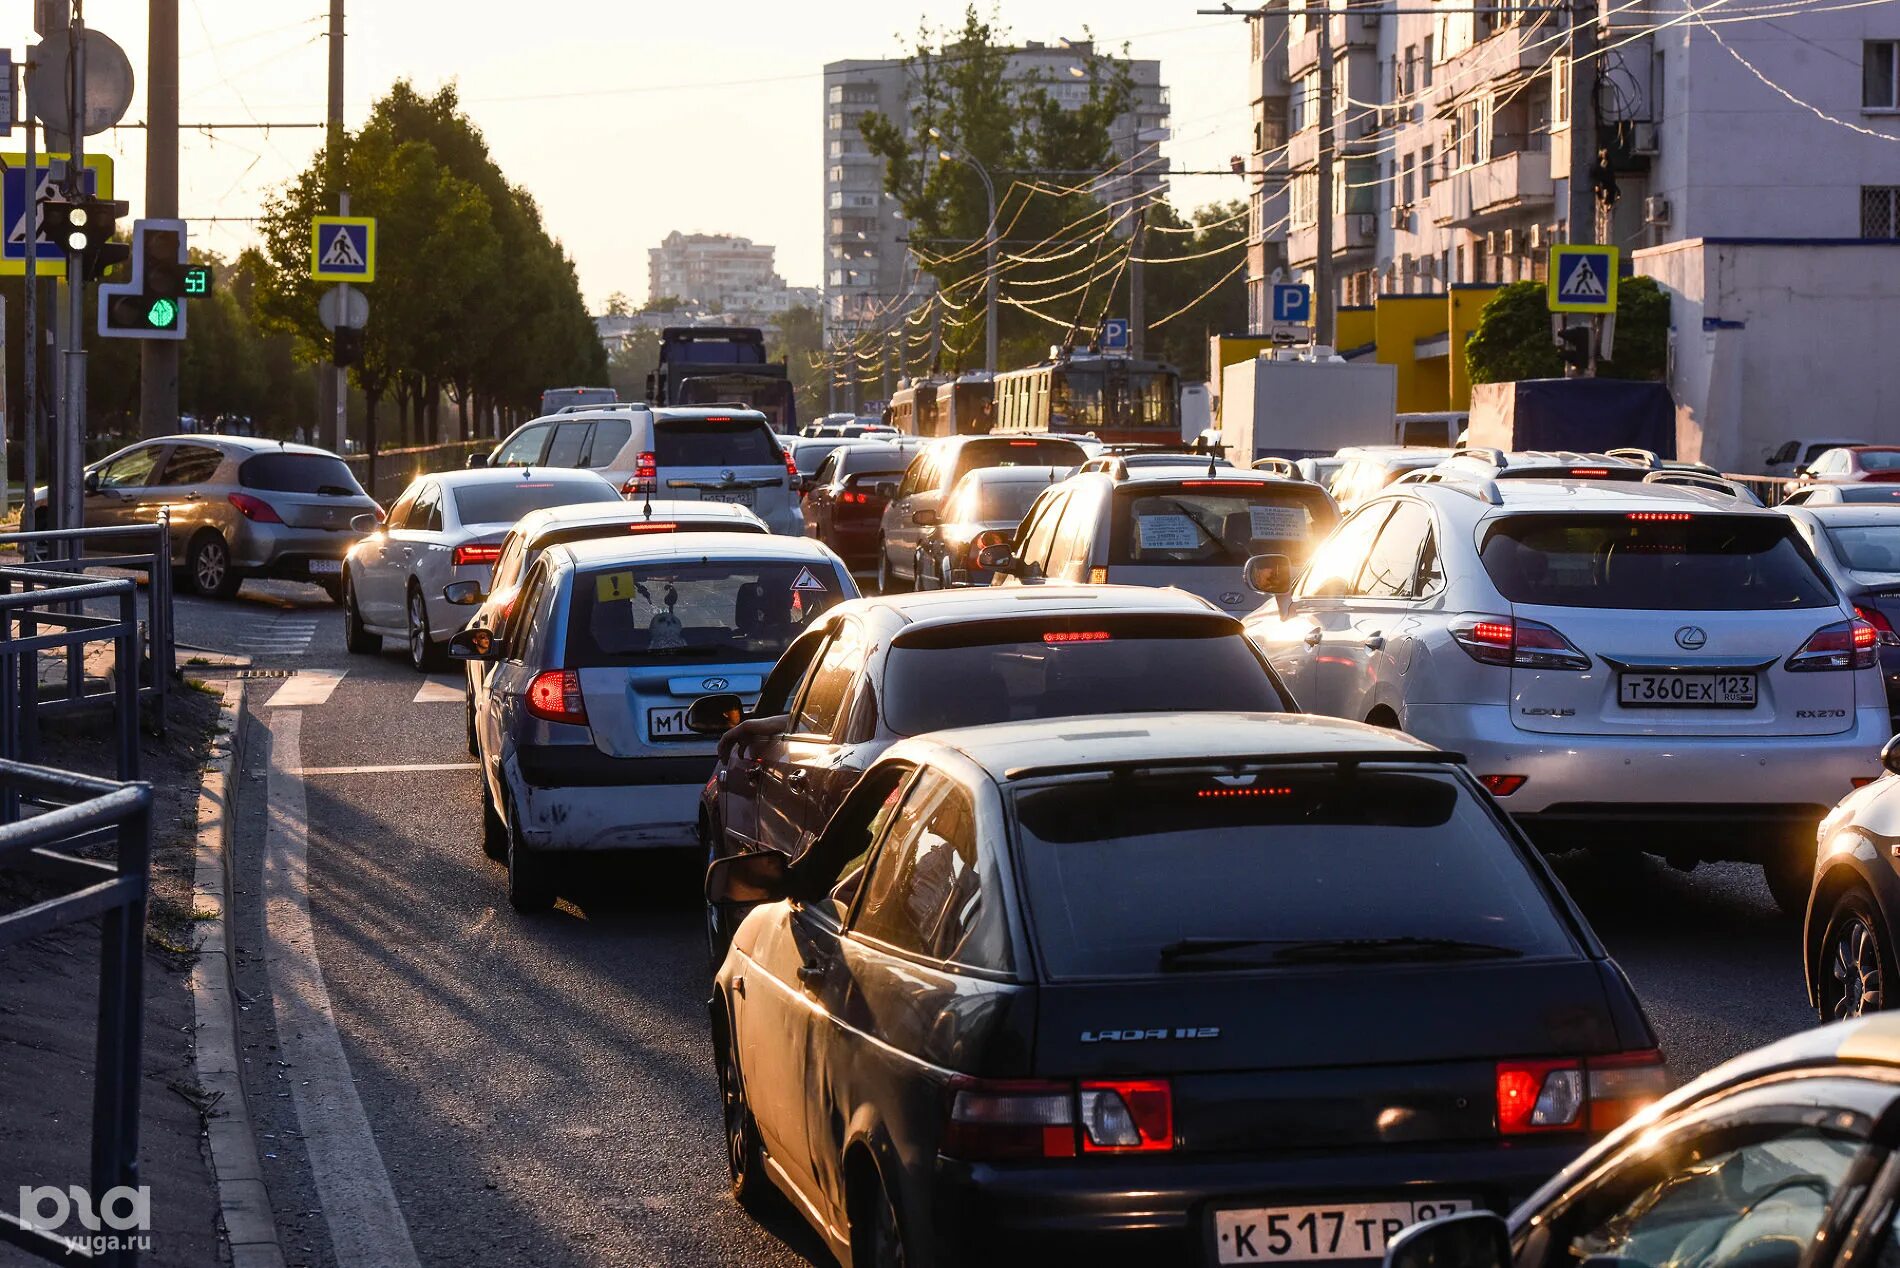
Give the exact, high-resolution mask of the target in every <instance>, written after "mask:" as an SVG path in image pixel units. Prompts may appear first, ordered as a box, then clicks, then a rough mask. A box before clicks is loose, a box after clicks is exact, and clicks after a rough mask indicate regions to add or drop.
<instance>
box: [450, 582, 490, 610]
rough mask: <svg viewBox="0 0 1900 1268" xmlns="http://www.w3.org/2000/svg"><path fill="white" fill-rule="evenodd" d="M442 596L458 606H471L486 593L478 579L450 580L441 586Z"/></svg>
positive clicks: (478, 601) (484, 597)
mask: <svg viewBox="0 0 1900 1268" xmlns="http://www.w3.org/2000/svg"><path fill="white" fill-rule="evenodd" d="M442 597H443V598H444V599H446V600H448V601H449V602H450V603H453V604H454V605H455V606H456V607H458V608H472V607H474V606H475V605H477V604H478V603H480V602H481V601H482V600H483V599H486V598H487V597H488V595H487V594H486V593H485V592H484V591H483V590H482V583H481V582H479V581H451V582H449V584H447V585H446V586H443V587H442Z"/></svg>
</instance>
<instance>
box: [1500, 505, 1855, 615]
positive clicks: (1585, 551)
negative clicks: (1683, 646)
mask: <svg viewBox="0 0 1900 1268" xmlns="http://www.w3.org/2000/svg"><path fill="white" fill-rule="evenodd" d="M1483 557H1484V568H1485V571H1486V572H1488V573H1489V574H1490V575H1491V580H1492V583H1493V584H1495V585H1496V586H1497V588H1498V591H1499V593H1501V594H1502V595H1503V596H1504V597H1505V598H1506V599H1509V600H1510V601H1511V602H1512V603H1527V604H1536V605H1540V606H1550V607H1569V608H1631V609H1643V610H1651V611H1702V612H1739V611H1771V610H1779V609H1783V608H1821V607H1831V606H1833V605H1834V604H1835V603H1836V602H1837V600H1836V598H1835V595H1834V590H1833V587H1832V586H1831V585H1829V584H1828V581H1827V579H1826V578H1825V577H1823V576H1822V575H1821V573H1820V571H1819V569H1818V568H1816V566H1815V565H1814V564H1813V563H1812V562H1811V561H1810V559H1809V558H1808V556H1807V555H1806V554H1805V553H1804V552H1803V551H1802V549H1801V547H1800V546H1799V545H1797V543H1796V541H1795V535H1794V525H1793V524H1792V523H1790V522H1789V521H1788V520H1785V519H1783V518H1781V517H1780V516H1778V515H1721V514H1714V515H1698V514H1691V513H1689V512H1686V511H1631V512H1622V513H1615V514H1596V515H1513V516H1509V517H1507V518H1505V519H1501V520H1499V521H1497V522H1496V524H1495V525H1494V526H1493V527H1492V529H1491V531H1490V532H1489V534H1487V535H1486V537H1485V541H1484V546H1483Z"/></svg>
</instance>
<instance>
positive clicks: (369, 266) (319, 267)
mask: <svg viewBox="0 0 1900 1268" xmlns="http://www.w3.org/2000/svg"><path fill="white" fill-rule="evenodd" d="M310 276H311V277H314V278H316V279H317V280H318V281H319V282H373V281H375V280H376V220H375V218H374V217H372V216H318V217H316V218H315V219H314V220H313V221H312V222H311V226H310Z"/></svg>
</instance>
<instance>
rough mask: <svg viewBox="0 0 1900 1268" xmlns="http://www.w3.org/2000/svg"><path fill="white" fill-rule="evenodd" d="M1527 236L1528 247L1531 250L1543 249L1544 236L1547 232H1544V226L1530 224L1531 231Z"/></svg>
mask: <svg viewBox="0 0 1900 1268" xmlns="http://www.w3.org/2000/svg"><path fill="white" fill-rule="evenodd" d="M1527 236H1528V237H1529V238H1530V249H1531V250H1533V251H1542V250H1543V249H1544V240H1545V238H1546V237H1547V236H1548V235H1547V234H1545V232H1544V226H1542V225H1532V226H1531V231H1530V233H1529V234H1528V235H1527Z"/></svg>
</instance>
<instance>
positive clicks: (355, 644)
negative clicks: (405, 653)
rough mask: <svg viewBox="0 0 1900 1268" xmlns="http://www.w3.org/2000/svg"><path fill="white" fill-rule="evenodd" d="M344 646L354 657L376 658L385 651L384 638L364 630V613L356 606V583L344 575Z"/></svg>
mask: <svg viewBox="0 0 1900 1268" xmlns="http://www.w3.org/2000/svg"><path fill="white" fill-rule="evenodd" d="M343 646H344V648H345V649H346V650H348V651H349V653H350V654H351V655H352V656H374V655H375V654H376V653H377V652H380V651H382V650H383V636H382V635H381V634H372V633H370V632H369V631H368V630H366V629H364V628H363V613H362V611H361V609H359V608H358V607H357V606H356V582H354V581H352V580H351V579H350V575H349V574H348V573H344V574H343Z"/></svg>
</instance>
